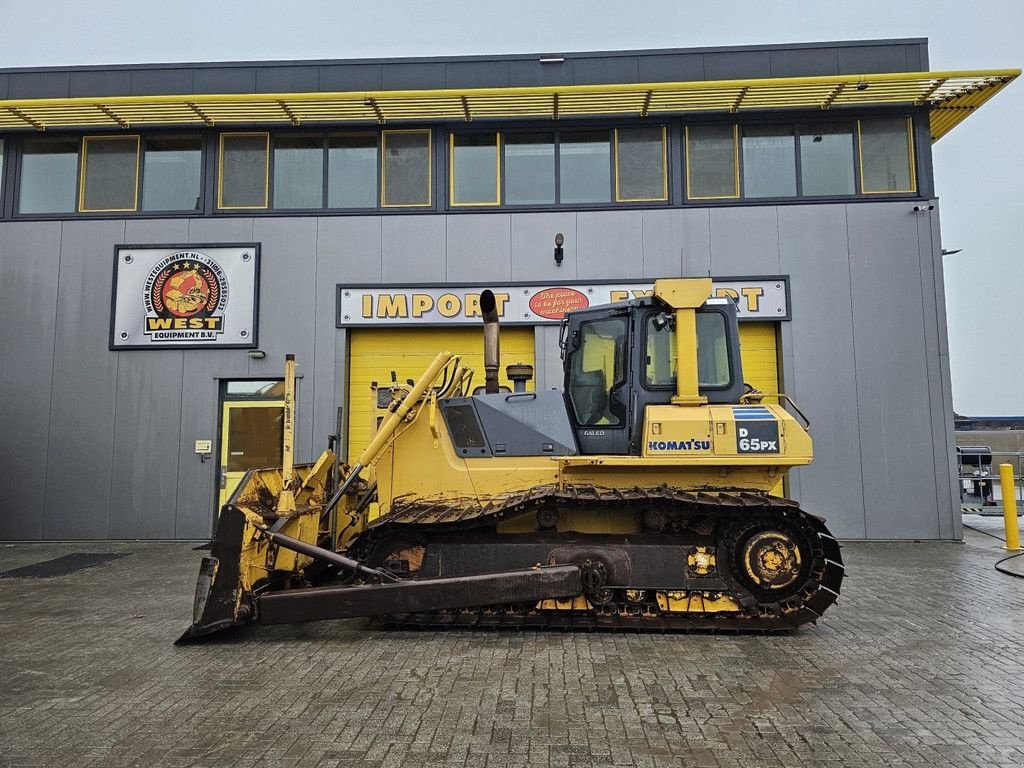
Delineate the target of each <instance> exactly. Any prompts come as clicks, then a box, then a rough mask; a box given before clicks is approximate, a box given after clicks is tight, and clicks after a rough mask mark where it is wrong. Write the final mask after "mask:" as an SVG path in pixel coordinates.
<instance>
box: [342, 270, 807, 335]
mask: <svg viewBox="0 0 1024 768" xmlns="http://www.w3.org/2000/svg"><path fill="white" fill-rule="evenodd" d="M485 288H490V289H491V290H492V291H493V292H494V297H495V299H496V302H497V306H498V315H499V317H500V318H501V321H502V322H503V323H506V324H509V325H538V324H543V323H558V322H560V321H561V320H562V318H563V317H564V316H565V313H566V312H569V311H571V310H574V309H584V308H586V307H590V306H595V305H598V304H609V303H613V302H617V301H626V300H628V299H633V298H639V297H642V296H650V295H651V293H652V292H653V290H654V285H653V284H652V283H597V282H594V283H541V284H534V283H520V284H512V285H509V284H493V285H440V286H439V285H423V286H417V285H410V286H380V285H374V286H362V285H339V286H338V322H337V325H338V327H339V328H347V327H351V326H371V325H372V326H402V325H452V324H478V323H479V322H480V317H481V312H480V294H481V292H483V290H484V289H485ZM714 297H719V298H721V297H727V298H731V299H733V300H734V301H735V302H736V303H737V306H738V308H739V319H740V320H741V321H742V320H788V319H789V278H787V277H781V276H779V277H752V278H736V277H731V278H723V279H721V280H718V279H716V280H714V283H713V289H712V296H711V297H709V298H714Z"/></svg>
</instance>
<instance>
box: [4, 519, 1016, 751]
mask: <svg viewBox="0 0 1024 768" xmlns="http://www.w3.org/2000/svg"><path fill="white" fill-rule="evenodd" d="M999 547H1000V542H999V541H997V540H995V539H993V538H991V537H989V536H985V535H982V534H979V533H974V532H971V531H968V532H967V541H966V542H965V543H964V544H950V543H927V544H909V543H908V544H866V543H858V544H848V545H847V546H846V547H845V550H844V557H845V558H846V560H847V563H848V574H849V575H848V578H847V581H846V583H845V585H844V586H845V591H844V595H843V599H842V600H841V601H840V602H839V604H838V605H837V606H835V607H833V608H832V609H831V611H830V612H829V613H828V614H827V616H826V617H825V618H824V619H823V620H822V621H821V622H820V623H819V624H818V625H817V626H812V627H809V628H805V629H802V630H800V631H798V632H796V633H794V634H792V635H788V636H782V637H756V636H710V635H697V636H679V635H653V634H648V635H633V634H629V635H615V634H601V633H595V634H562V633H551V632H548V633H538V632H526V633H521V634H519V633H511V632H486V631H477V632H449V633H440V632H388V631H384V630H380V629H377V628H375V627H374V625H372V624H371V623H370V622H369V621H366V620H352V621H343V622H321V623H316V624H307V625H302V626H291V627H256V628H253V629H252V630H251V631H246V632H244V633H242V636H240V637H237V638H233V639H230V640H227V641H216V642H213V643H209V644H205V645H195V646H189V647H183V648H176V647H173V646H172V645H171V641H172V640H173V639H174V638H175V637H177V635H178V634H180V632H181V631H182V630H183V629H184V628H185V626H186V625H187V624H188V621H189V616H190V612H191V596H192V591H193V587H194V583H195V576H196V571H197V568H198V564H199V560H200V557H201V556H202V553H201V552H195V551H192V549H191V545H188V544H184V543H161V544H149V543H116V544H111V543H96V544H81V543H79V544H59V545H56V544H48V545H0V570H7V569H9V568H15V567H18V566H22V565H28V564H31V563H35V562H39V561H41V560H46V559H50V558H53V557H58V556H61V555H64V554H67V553H70V552H117V553H127V554H128V556H126V557H123V558H121V559H118V560H114V561H112V562H108V563H106V564H103V565H97V566H94V567H92V568H88V569H86V570H81V571H78V572H76V573H73V574H70V575H67V576H60V577H56V578H49V579H0V766H57V765H67V766H107V765H111V766H146V767H147V768H148V767H150V766H296V767H298V766H303V767H305V766H369V767H370V768H384V767H385V766H507V767H512V766H644V767H650V768H655V767H660V766H697V767H707V768H712V767H713V766H735V767H737V768H738V767H739V766H743V767H744V768H759V767H760V766H779V765H784V766H787V768H798V767H799V768H802V767H804V766H851V767H852V766H863V767H864V768H868V767H870V768H878V767H879V766H926V765H927V766H932V767H933V768H941V767H943V766H1020V765H1024V706H1022V702H1024V696H1022V695H1021V694H1022V686H1024V682H1022V672H1024V657H1022V655H1021V653H1020V648H1021V645H1022V643H1024V579H1014V578H1011V577H1009V576H1004V575H1000V574H998V573H996V572H995V571H994V570H992V563H993V562H994V561H995V560H996V559H998V557H1000V556H1001V554H1002V553H1001V550H1000V549H999Z"/></svg>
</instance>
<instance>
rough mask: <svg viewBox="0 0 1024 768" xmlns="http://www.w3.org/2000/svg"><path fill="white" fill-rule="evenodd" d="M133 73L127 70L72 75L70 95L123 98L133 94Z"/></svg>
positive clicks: (92, 71) (89, 71)
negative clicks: (127, 94)
mask: <svg viewBox="0 0 1024 768" xmlns="http://www.w3.org/2000/svg"><path fill="white" fill-rule="evenodd" d="M131 89H132V73H131V71H130V70H127V69H104V70H99V71H96V70H85V71H80V72H72V73H71V82H70V86H69V90H68V95H69V96H72V97H75V96H123V95H124V94H126V93H131Z"/></svg>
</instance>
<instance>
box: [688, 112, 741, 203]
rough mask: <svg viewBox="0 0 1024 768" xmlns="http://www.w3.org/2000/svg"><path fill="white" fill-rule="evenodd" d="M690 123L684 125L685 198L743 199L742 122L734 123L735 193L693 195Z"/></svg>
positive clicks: (711, 123)
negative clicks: (741, 171)
mask: <svg viewBox="0 0 1024 768" xmlns="http://www.w3.org/2000/svg"><path fill="white" fill-rule="evenodd" d="M690 125H691V123H686V124H685V125H684V126H683V156H684V158H685V162H684V164H685V166H686V178H685V179H684V180H683V185H684V189H683V200H684V201H685V202H689V201H691V200H741V199H743V197H742V191H743V190H742V186H741V178H742V177H741V173H740V124H739V123H736V122H733V123H732V124H731V125H732V169H733V173H732V175H733V180H732V183H733V189H734V190H736V194H734V195H691V194H690ZM692 125H702V126H706V125H723V123H714V122H707V123H692Z"/></svg>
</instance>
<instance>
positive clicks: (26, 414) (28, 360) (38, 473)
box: [0, 222, 61, 540]
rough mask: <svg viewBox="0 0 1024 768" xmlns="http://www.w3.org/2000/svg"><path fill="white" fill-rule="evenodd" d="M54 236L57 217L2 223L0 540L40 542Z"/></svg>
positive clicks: (56, 260)
mask: <svg viewBox="0 0 1024 768" xmlns="http://www.w3.org/2000/svg"><path fill="white" fill-rule="evenodd" d="M60 241H61V225H60V223H59V222H39V223H27V222H25V223H23V222H12V223H4V224H0V392H2V393H3V397H0V424H2V425H3V428H2V429H0V456H2V457H3V462H4V471H3V475H4V481H3V482H4V502H3V504H0V539H4V540H18V539H38V538H41V536H42V534H43V493H44V490H45V488H46V474H47V471H48V470H47V466H46V450H47V443H48V439H49V434H48V433H49V427H50V418H49V417H50V391H51V386H52V374H53V356H52V350H53V342H54V334H55V317H56V308H57V275H58V273H59V269H60ZM52 471H60V468H57V467H54V468H53V469H52Z"/></svg>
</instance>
